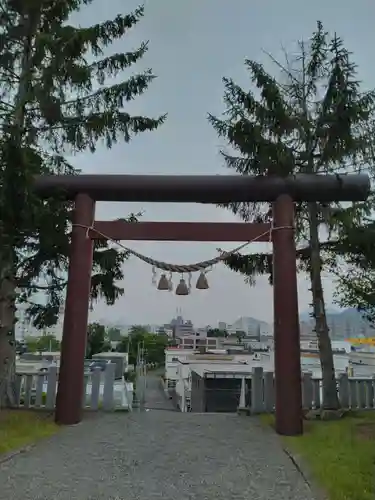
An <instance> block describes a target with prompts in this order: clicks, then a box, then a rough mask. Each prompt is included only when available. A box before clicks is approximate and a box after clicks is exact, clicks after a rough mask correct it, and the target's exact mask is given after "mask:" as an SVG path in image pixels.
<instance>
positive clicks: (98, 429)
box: [0, 380, 314, 500]
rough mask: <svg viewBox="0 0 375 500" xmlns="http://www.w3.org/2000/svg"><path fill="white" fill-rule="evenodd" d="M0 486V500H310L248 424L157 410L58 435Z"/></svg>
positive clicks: (277, 451) (4, 472)
mask: <svg viewBox="0 0 375 500" xmlns="http://www.w3.org/2000/svg"><path fill="white" fill-rule="evenodd" d="M163 397H164V395H163V393H162V392H161V391H160V392H159V393H158V392H157V385H156V381H155V380H151V381H149V390H148V398H147V400H148V401H149V402H152V404H155V402H156V399H157V398H159V399H158V401H159V404H160V405H162V401H163V400H162V399H161V398H163ZM0 485H1V487H0V499H1V500H42V499H43V500H51V499H54V500H125V499H126V500H151V499H162V500H176V499H179V500H276V499H277V500H314V498H313V496H312V494H311V492H310V491H309V489H308V487H307V486H306V484H305V483H304V481H303V479H302V478H301V476H300V474H299V473H298V472H297V471H296V470H295V468H294V467H293V465H292V463H291V462H290V460H289V459H288V458H287V457H286V455H285V454H284V453H283V452H282V450H281V448H280V446H279V444H278V440H277V438H276V437H275V436H274V435H272V434H271V433H270V432H268V431H266V430H264V429H263V428H262V427H261V425H260V424H259V423H258V421H257V420H256V419H252V418H246V417H238V416H237V415H234V414H230V415H224V414H221V415H219V414H215V415H214V414H194V413H184V414H183V413H179V412H173V411H159V410H149V411H145V412H142V413H135V412H134V413H131V414H125V413H111V414H96V415H95V416H94V417H92V418H89V419H87V420H86V421H85V422H83V423H82V424H80V425H78V426H75V427H70V428H66V429H64V430H62V431H61V432H60V433H59V434H58V435H56V436H54V437H53V438H52V439H50V440H48V441H44V442H41V443H39V444H38V445H37V446H36V447H35V448H34V449H33V450H31V451H30V452H28V453H25V454H21V455H18V456H17V457H15V458H14V459H13V460H11V461H9V462H6V463H4V464H2V465H1V466H0Z"/></svg>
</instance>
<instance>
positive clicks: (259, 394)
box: [251, 366, 264, 415]
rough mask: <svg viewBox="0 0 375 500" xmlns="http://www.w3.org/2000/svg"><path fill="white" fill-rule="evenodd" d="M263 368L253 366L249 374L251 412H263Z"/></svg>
mask: <svg viewBox="0 0 375 500" xmlns="http://www.w3.org/2000/svg"><path fill="white" fill-rule="evenodd" d="M263 412H264V400H263V368H262V367H261V366H255V367H254V368H253V370H252V376H251V413H252V414H254V415H255V414H257V413H263Z"/></svg>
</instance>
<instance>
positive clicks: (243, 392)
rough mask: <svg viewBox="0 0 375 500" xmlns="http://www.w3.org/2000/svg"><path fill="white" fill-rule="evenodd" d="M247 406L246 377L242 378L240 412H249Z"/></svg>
mask: <svg viewBox="0 0 375 500" xmlns="http://www.w3.org/2000/svg"><path fill="white" fill-rule="evenodd" d="M247 410H248V409H247V408H246V378H245V377H242V378H241V391H240V401H239V404H238V413H240V414H242V415H243V414H245V413H246V412H247Z"/></svg>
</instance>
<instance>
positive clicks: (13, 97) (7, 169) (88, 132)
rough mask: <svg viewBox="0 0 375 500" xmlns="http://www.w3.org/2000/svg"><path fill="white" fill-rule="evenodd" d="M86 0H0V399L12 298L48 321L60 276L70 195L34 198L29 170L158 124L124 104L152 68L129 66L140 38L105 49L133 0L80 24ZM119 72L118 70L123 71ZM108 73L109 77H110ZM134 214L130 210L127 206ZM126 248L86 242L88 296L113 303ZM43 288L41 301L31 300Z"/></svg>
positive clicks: (10, 363) (119, 33) (8, 377)
mask: <svg viewBox="0 0 375 500" xmlns="http://www.w3.org/2000/svg"><path fill="white" fill-rule="evenodd" d="M89 4H91V0H0V127H1V134H0V241H1V246H0V405H4V404H6V403H7V402H8V400H9V398H12V381H13V375H14V366H15V364H14V345H15V342H14V324H15V313H16V307H17V303H18V302H19V301H24V302H25V301H26V302H27V303H28V304H29V309H28V312H29V315H30V316H31V318H32V319H33V321H34V323H35V324H36V326H38V327H46V326H50V325H52V324H54V323H55V322H56V320H57V316H58V312H59V309H60V306H61V303H62V299H63V295H64V290H65V286H66V274H67V264H68V249H69V229H70V220H71V211H72V205H71V204H70V203H62V202H61V200H59V199H49V200H46V201H41V200H39V199H37V198H36V197H35V196H34V194H33V190H32V182H33V178H34V176H35V175H37V174H45V173H49V174H51V173H53V174H78V173H79V172H78V171H77V170H76V169H75V168H74V167H73V166H72V165H71V164H70V163H69V162H68V161H67V157H68V155H69V156H72V155H74V154H75V153H78V152H82V151H87V152H88V153H89V152H91V153H94V152H95V150H96V148H97V146H98V145H104V146H105V147H107V148H111V147H112V145H113V144H115V143H117V142H119V141H124V142H128V141H130V140H131V138H132V137H133V136H134V135H136V134H138V133H140V132H144V131H151V130H154V129H156V128H157V127H158V126H159V125H161V124H162V123H163V121H164V119H165V116H160V117H156V118H149V117H145V116H131V115H130V114H129V113H128V112H127V111H126V105H127V103H128V102H129V101H131V100H132V99H134V98H135V97H136V96H138V95H140V94H142V93H143V92H144V91H145V90H146V89H147V87H148V85H149V84H150V83H151V81H152V80H153V79H154V78H155V77H154V75H153V73H152V71H151V70H147V71H144V72H142V73H138V74H133V75H132V76H130V77H129V75H126V72H125V71H126V70H127V69H129V68H130V67H132V66H133V65H134V64H135V63H137V61H139V60H140V59H141V58H142V56H143V55H144V54H145V52H146V51H147V43H143V44H142V45H141V46H140V47H139V48H137V49H136V50H133V51H129V52H121V53H112V54H111V55H108V51H109V49H110V46H111V44H112V43H113V42H115V41H118V40H120V39H122V38H123V37H124V36H125V35H126V34H127V32H128V31H129V30H130V29H132V28H133V27H134V26H135V25H136V24H137V23H138V21H140V19H141V18H142V16H143V13H144V11H143V7H139V8H138V9H136V10H135V11H134V12H132V13H130V14H118V15H117V16H116V17H115V19H112V20H106V21H104V22H102V23H100V24H96V25H94V26H89V27H77V26H73V25H71V24H70V19H71V16H72V14H74V13H75V12H76V11H78V10H80V9H81V7H84V6H87V5H89ZM124 75H125V76H124ZM114 78H116V80H113V79H114ZM131 218H132V220H134V216H131ZM126 258H127V255H126V252H119V251H116V250H114V249H112V248H110V247H108V245H107V243H105V242H100V243H97V244H96V247H95V251H94V267H93V271H94V275H93V280H92V297H93V298H94V299H96V298H98V297H104V298H105V299H106V300H107V303H109V304H113V303H114V301H115V300H116V298H117V297H118V296H119V295H121V294H122V293H123V290H122V289H121V288H119V287H118V286H117V285H116V280H119V279H121V278H122V277H123V275H122V271H121V265H122V263H123V262H124V260H125V259H126ZM40 291H41V292H44V294H45V295H46V297H47V302H46V304H45V305H41V304H39V303H38V302H37V301H36V300H35V293H36V292H40Z"/></svg>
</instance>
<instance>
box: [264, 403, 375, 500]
mask: <svg viewBox="0 0 375 500" xmlns="http://www.w3.org/2000/svg"><path fill="white" fill-rule="evenodd" d="M262 421H263V422H264V423H266V424H268V425H270V424H271V425H273V422H274V419H273V416H272V415H265V416H262ZM304 427H305V433H304V435H303V436H299V437H283V440H284V442H285V443H286V445H287V446H288V448H289V449H290V450H292V451H294V452H296V453H297V454H298V455H300V456H301V457H302V458H303V460H304V461H305V462H306V465H308V466H309V468H310V471H311V473H312V475H313V477H314V478H315V479H316V481H317V484H319V485H320V486H321V487H322V488H323V489H324V490H325V492H326V493H327V495H328V498H329V500H374V498H375V479H374V478H375V412H368V413H358V414H356V413H354V414H353V415H350V416H346V417H344V418H342V419H340V420H335V421H324V422H322V421H305V423H304Z"/></svg>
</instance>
